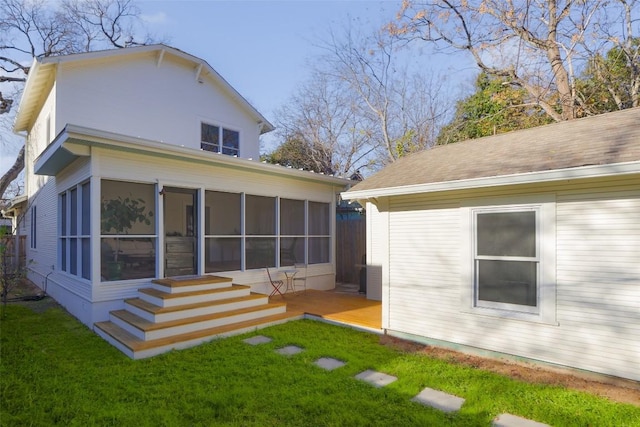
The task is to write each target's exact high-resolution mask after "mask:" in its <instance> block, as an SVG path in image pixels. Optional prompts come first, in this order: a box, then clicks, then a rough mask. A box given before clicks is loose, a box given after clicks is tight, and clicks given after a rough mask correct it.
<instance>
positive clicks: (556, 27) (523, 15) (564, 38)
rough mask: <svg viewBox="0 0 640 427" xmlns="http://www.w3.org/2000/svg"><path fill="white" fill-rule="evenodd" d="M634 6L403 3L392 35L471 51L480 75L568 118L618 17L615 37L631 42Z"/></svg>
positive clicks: (497, 0)
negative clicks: (587, 63) (621, 24)
mask: <svg viewBox="0 0 640 427" xmlns="http://www.w3.org/2000/svg"><path fill="white" fill-rule="evenodd" d="M635 2H636V0H629V1H628V0H617V1H615V0H614V1H605V0H585V1H580V2H574V1H570V0H566V1H562V0H546V1H544V2H530V1H524V0H515V1H508V2H505V1H502V0H468V1H467V0H463V1H456V0H433V1H405V2H404V4H403V7H402V9H401V11H400V13H399V20H398V21H397V23H393V24H390V25H389V30H390V33H391V34H393V35H395V36H396V37H399V38H401V39H405V40H424V41H428V42H430V43H432V44H433V45H434V46H436V47H438V48H441V49H445V50H446V49H453V50H462V51H466V52H468V53H469V54H470V55H471V56H472V57H473V59H474V60H475V62H476V64H477V65H478V67H480V69H481V70H482V71H483V72H485V73H487V74H489V75H492V76H495V77H498V78H501V79H505V81H506V82H508V83H509V84H511V85H513V86H514V87H520V88H523V89H525V90H526V91H527V92H528V94H529V96H530V98H531V99H532V100H534V101H535V102H537V103H538V105H540V107H541V108H542V109H543V110H544V111H545V113H546V114H547V115H549V117H551V118H552V119H553V120H555V121H561V120H570V119H573V118H575V117H577V115H578V114H577V113H578V111H577V108H576V107H577V105H578V104H579V102H580V99H579V98H578V97H577V96H576V91H575V75H576V71H577V70H576V68H577V67H578V63H579V62H580V61H583V60H585V59H586V57H587V56H588V55H589V52H591V55H593V53H594V52H595V51H596V50H598V49H601V48H602V45H603V44H604V43H603V42H604V41H606V40H607V39H606V35H605V36H603V35H601V34H600V33H599V31H601V30H602V29H607V30H611V31H610V33H609V35H613V34H614V33H615V31H613V30H612V29H613V25H614V22H616V20H617V19H618V15H619V14H618V12H620V11H623V12H622V13H623V15H624V16H625V23H626V24H628V25H627V27H626V28H625V29H623V30H622V31H620V32H619V35H618V37H617V39H618V40H627V38H628V37H629V36H631V31H630V29H631V27H632V23H633V22H634V21H633V20H634V19H637V16H635V17H634V16H633V14H634V13H635V14H636V15H637V13H638V11H637V10H635V9H634V8H633V4H635ZM605 6H606V7H605ZM602 37H604V38H602ZM621 43H622V44H623V45H625V46H626V42H621ZM589 49H591V50H589Z"/></svg>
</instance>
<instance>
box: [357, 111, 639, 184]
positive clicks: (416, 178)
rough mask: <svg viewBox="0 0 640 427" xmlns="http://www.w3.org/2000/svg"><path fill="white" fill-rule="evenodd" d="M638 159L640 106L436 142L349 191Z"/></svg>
mask: <svg viewBox="0 0 640 427" xmlns="http://www.w3.org/2000/svg"><path fill="white" fill-rule="evenodd" d="M633 161H640V107H639V108H631V109H628V110H623V111H616V112H613V113H607V114H601V115H598V116H592V117H587V118H583V119H577V120H572V121H568V122H561V123H554V124H551V125H546V126H540V127H536V128H531V129H525V130H520V131H515V132H509V133H504V134H500V135H495V136H489V137H484V138H479V139H474V140H467V141H463V142H458V143H455V144H449V145H442V146H437V147H434V148H432V149H429V150H425V151H422V152H420V153H416V154H413V155H410V156H407V157H405V158H401V159H399V160H398V161H396V162H394V163H392V164H390V165H389V166H387V167H385V168H384V169H383V170H381V171H379V172H378V173H376V174H374V175H373V176H371V177H369V178H367V179H365V180H364V181H362V182H361V183H359V184H357V185H356V186H354V187H353V188H352V189H351V190H350V191H364V190H375V189H381V188H393V187H402V186H407V185H416V184H434V183H443V182H451V181H458V180H466V179H474V178H487V177H498V176H508V175H517V174H524V173H530V172H542V171H552V170H560V169H569V168H577V167H581V166H589V165H607V164H614V163H625V162H633Z"/></svg>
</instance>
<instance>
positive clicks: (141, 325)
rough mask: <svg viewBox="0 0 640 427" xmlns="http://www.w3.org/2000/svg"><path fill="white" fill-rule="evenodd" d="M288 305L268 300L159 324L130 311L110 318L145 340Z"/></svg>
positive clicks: (247, 317) (256, 315)
mask: <svg viewBox="0 0 640 427" xmlns="http://www.w3.org/2000/svg"><path fill="white" fill-rule="evenodd" d="M286 308H287V306H286V304H285V303H268V304H265V305H261V306H257V307H247V308H241V309H238V310H232V311H225V312H222V313H213V314H206V315H202V316H195V317H190V318H186V319H184V318H181V319H176V320H171V321H167V322H159V323H154V322H150V321H148V320H145V319H143V318H141V317H140V316H137V315H135V314H133V313H131V312H129V311H127V310H117V311H112V312H111V313H110V320H111V322H113V323H115V324H116V325H118V326H120V327H121V328H122V329H125V330H126V331H127V332H129V333H131V334H132V335H134V336H136V337H137V338H139V339H141V340H154V339H158V338H166V337H169V336H172V335H179V334H186V333H189V332H194V331H197V330H200V329H209V328H214V327H218V326H224V325H227V324H231V323H238V322H243V321H246V320H252V319H257V318H259V317H266V316H270V315H273V314H278V313H283V312H285V311H286Z"/></svg>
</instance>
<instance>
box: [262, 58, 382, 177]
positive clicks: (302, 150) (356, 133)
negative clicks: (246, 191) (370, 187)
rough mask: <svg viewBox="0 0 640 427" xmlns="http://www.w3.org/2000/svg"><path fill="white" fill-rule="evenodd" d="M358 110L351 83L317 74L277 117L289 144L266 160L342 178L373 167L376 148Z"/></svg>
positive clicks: (299, 90)
mask: <svg viewBox="0 0 640 427" xmlns="http://www.w3.org/2000/svg"><path fill="white" fill-rule="evenodd" d="M359 109H360V107H359V105H358V100H357V98H355V97H354V94H353V92H352V91H350V90H349V87H348V84H346V82H344V81H342V80H339V79H334V78H332V77H331V76H330V75H329V74H326V73H322V72H320V71H318V70H316V71H315V72H314V73H313V74H312V76H311V78H310V79H309V80H307V81H306V82H304V83H303V84H302V85H301V86H300V87H299V88H298V90H297V91H296V93H294V95H293V96H292V97H291V98H290V99H289V101H288V102H287V103H286V104H285V105H284V106H283V107H281V108H280V109H279V110H278V112H277V113H276V114H277V118H276V123H277V128H278V129H279V131H278V135H279V136H280V137H281V138H282V139H283V141H284V142H283V144H281V145H280V146H279V147H278V148H277V149H276V150H275V151H274V152H273V153H271V154H269V155H267V156H266V159H267V160H269V161H271V162H275V163H280V164H285V165H290V166H292V167H297V168H304V169H309V170H313V171H315V172H322V173H325V174H331V175H339V176H344V175H347V174H349V173H350V172H351V171H353V170H355V169H358V168H364V167H366V166H368V165H369V164H370V161H371V156H370V155H371V153H372V152H373V151H374V149H375V147H373V146H371V144H370V137H371V134H372V130H371V129H370V123H369V122H368V121H367V120H365V119H364V118H363V117H362V116H361V115H360V113H359Z"/></svg>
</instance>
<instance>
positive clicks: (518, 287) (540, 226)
mask: <svg viewBox="0 0 640 427" xmlns="http://www.w3.org/2000/svg"><path fill="white" fill-rule="evenodd" d="M555 210H556V204H555V196H554V195H539V196H530V197H529V196H522V197H501V198H491V199H489V198H487V199H485V200H482V199H474V200H470V201H469V204H466V206H464V205H463V206H462V208H461V214H462V218H461V219H462V223H461V231H462V233H463V235H462V241H461V243H462V245H461V250H462V252H461V253H462V255H463V265H466V267H463V268H462V270H461V273H462V276H461V278H462V282H461V286H463V289H462V304H463V305H462V310H463V311H467V312H469V313H473V314H478V315H484V316H494V317H501V318H508V319H517V320H524V321H531V322H537V323H547V324H557V321H556V231H555V230H556V224H555V222H556V212H555Z"/></svg>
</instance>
